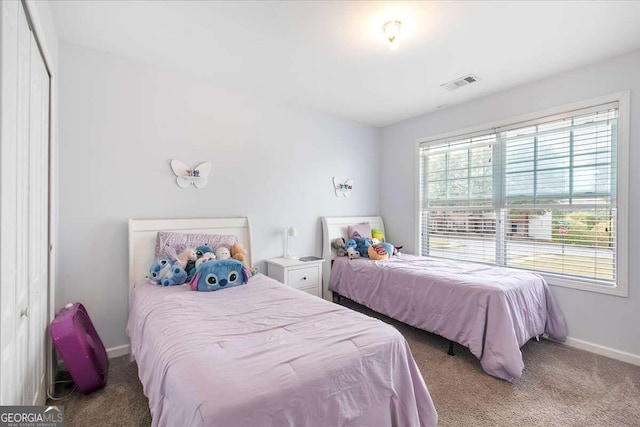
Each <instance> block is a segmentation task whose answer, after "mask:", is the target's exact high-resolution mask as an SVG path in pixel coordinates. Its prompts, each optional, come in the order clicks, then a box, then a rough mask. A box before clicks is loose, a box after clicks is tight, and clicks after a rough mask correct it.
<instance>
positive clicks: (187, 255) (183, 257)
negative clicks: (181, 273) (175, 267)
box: [178, 248, 198, 268]
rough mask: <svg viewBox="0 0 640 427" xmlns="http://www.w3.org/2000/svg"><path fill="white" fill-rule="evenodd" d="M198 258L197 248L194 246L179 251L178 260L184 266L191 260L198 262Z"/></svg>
mask: <svg viewBox="0 0 640 427" xmlns="http://www.w3.org/2000/svg"><path fill="white" fill-rule="evenodd" d="M197 259H198V256H197V255H196V250H195V249H193V248H186V249H183V250H182V251H179V252H178V261H179V262H180V266H181V267H182V268H185V267H186V266H187V264H189V261H192V262H196V260H197ZM182 264H184V265H182Z"/></svg>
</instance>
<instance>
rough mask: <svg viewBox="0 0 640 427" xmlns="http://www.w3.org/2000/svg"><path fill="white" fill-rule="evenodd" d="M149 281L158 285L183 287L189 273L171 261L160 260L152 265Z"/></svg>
mask: <svg viewBox="0 0 640 427" xmlns="http://www.w3.org/2000/svg"><path fill="white" fill-rule="evenodd" d="M147 279H149V280H151V281H152V282H154V283H155V284H156V285H162V286H174V285H182V284H183V283H185V282H186V281H187V272H186V271H185V270H184V268H182V267H180V266H179V265H178V264H174V263H172V262H171V260H169V259H166V258H160V259H157V260H155V261H154V262H153V264H151V268H150V269H149V276H147Z"/></svg>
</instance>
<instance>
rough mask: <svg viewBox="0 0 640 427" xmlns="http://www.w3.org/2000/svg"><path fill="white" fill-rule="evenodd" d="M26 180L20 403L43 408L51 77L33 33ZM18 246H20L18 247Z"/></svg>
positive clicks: (22, 174) (47, 266)
mask: <svg viewBox="0 0 640 427" xmlns="http://www.w3.org/2000/svg"><path fill="white" fill-rule="evenodd" d="M19 175H20V176H21V177H23V179H21V180H20V181H21V182H28V186H27V188H26V190H27V193H28V197H29V214H28V225H29V229H28V239H27V240H26V242H27V247H26V248H25V250H24V252H26V253H27V255H28V259H27V265H26V269H25V270H26V271H27V272H28V276H27V278H28V282H27V286H26V289H27V290H28V293H29V295H28V300H29V305H28V315H27V318H28V321H29V322H28V323H29V330H28V339H27V342H28V348H27V353H26V354H28V355H29V359H28V372H27V377H26V378H27V384H26V387H25V396H24V402H27V404H29V405H36V404H43V403H44V401H45V400H46V398H45V376H46V375H45V360H46V357H45V356H46V348H47V300H48V298H47V295H48V294H47V289H48V282H49V274H48V273H49V263H48V247H49V229H48V226H49V74H48V72H47V69H46V67H45V65H44V61H43V60H42V56H41V55H40V51H39V49H38V46H37V44H36V40H35V38H34V37H33V34H31V87H30V101H29V159H28V167H27V170H26V171H24V172H23V173H20V172H19ZM18 246H20V244H18Z"/></svg>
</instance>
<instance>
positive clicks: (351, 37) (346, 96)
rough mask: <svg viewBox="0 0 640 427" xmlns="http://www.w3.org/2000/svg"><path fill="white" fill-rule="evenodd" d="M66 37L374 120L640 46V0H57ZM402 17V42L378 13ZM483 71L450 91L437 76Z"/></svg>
mask: <svg viewBox="0 0 640 427" xmlns="http://www.w3.org/2000/svg"><path fill="white" fill-rule="evenodd" d="M51 9H52V12H53V16H54V19H55V23H56V29H57V31H58V34H59V36H60V38H61V39H62V40H65V41H69V42H72V43H76V44H80V45H84V46H88V47H91V48H95V49H98V50H102V51H106V52H110V53H114V54H118V55H122V56H125V57H129V58H135V59H138V60H141V61H143V62H145V63H148V64H152V65H156V66H159V67H162V68H166V69H170V70H174V71H177V72H180V73H189V74H191V75H194V76H197V77H198V78H206V79H208V80H209V81H212V82H214V84H216V85H223V86H225V87H226V88H229V89H232V90H237V91H243V92H250V93H253V94H256V95H258V96H261V97H269V98H271V99H275V100H277V101H280V102H285V103H288V104H294V105H299V106H304V107H307V108H312V109H315V110H319V111H322V112H325V113H328V114H331V115H335V116H339V117H343V118H346V119H349V120H354V121H358V122H362V123H367V124H370V125H373V126H385V125H388V124H391V123H394V122H397V121H400V120H403V119H406V118H409V117H413V116H417V115H420V114H423V113H426V112H430V111H434V110H437V109H440V108H444V107H447V106H450V105H454V104H459V103H463V102H466V101H468V100H471V99H474V98H478V97H481V96H485V95H488V94H490V93H495V92H498V91H501V90H505V89H508V88H511V87H514V86H517V85H521V84H523V83H527V82H530V81H534V80H538V79H541V78H544V77H546V76H550V75H553V74H557V73H560V72H563V71H566V70H570V69H573V68H576V67H579V66H582V65H585V64H589V63H592V62H596V61H598V60H601V59H604V58H608V57H612V56H616V55H619V54H623V53H626V52H630V51H632V50H635V49H638V48H640V25H638V18H639V17H640V2H624V1H623V2H616V1H603V2H598V1H583V2H574V1H567V2H564V1H555V2H551V1H548V2H546V1H544V2H535V1H513V2H484V1H471V2H463V1H459V2H453V1H451V2H450V1H442V2H440V1H434V2H367V1H353V2H346V1H340V2H339V1H316V2H300V1H286V2H285V1H283V2H248V1H237V2H217V1H156V2H148V1H54V2H52V3H51ZM390 19H400V20H401V21H402V23H403V27H402V33H401V35H400V46H399V48H398V50H396V51H392V50H390V49H388V47H387V42H386V40H385V39H384V35H383V34H382V30H381V28H382V24H383V23H384V22H386V21H388V20H390ZM469 73H474V74H475V75H477V76H478V77H479V78H480V79H481V80H480V81H479V82H478V83H474V84H473V85H470V86H465V87H463V88H460V89H458V90H456V91H454V92H447V91H446V90H444V89H443V88H442V87H440V85H441V84H443V83H446V82H449V81H451V80H453V79H455V78H458V77H461V76H464V75H466V74H469Z"/></svg>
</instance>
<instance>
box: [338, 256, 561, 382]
mask: <svg viewBox="0 0 640 427" xmlns="http://www.w3.org/2000/svg"><path fill="white" fill-rule="evenodd" d="M329 289H330V290H332V291H335V292H337V293H339V294H340V295H343V296H345V297H347V298H349V299H351V300H353V301H356V302H358V303H360V304H363V305H365V306H367V307H369V308H371V309H372V310H375V311H377V312H379V313H382V314H385V315H387V316H389V317H392V318H394V319H397V320H400V321H401V322H404V323H407V324H409V325H412V326H415V327H417V328H420V329H423V330H426V331H429V332H433V333H436V334H438V335H441V336H443V337H445V338H447V339H450V340H452V341H455V342H458V343H460V344H462V345H464V346H466V347H468V348H469V350H471V353H473V355H475V356H476V357H477V358H478V359H480V363H481V365H482V368H483V369H484V370H485V372H487V373H488V374H490V375H493V376H496V377H498V378H502V379H504V380H507V381H511V380H513V379H514V378H519V377H520V376H521V375H522V370H523V368H524V363H523V362H522V353H521V352H520V347H521V346H523V345H524V344H525V343H526V342H527V341H528V340H530V339H531V338H532V337H534V336H536V335H542V334H543V333H547V334H548V335H549V337H550V338H552V339H554V340H556V341H564V340H565V338H566V335H567V327H566V323H565V320H564V316H563V314H562V312H561V310H560V308H559V307H558V305H557V303H556V301H555V299H554V297H553V295H552V294H551V292H550V290H549V286H548V285H547V283H546V282H545V280H544V279H543V278H542V277H541V276H540V275H538V274H534V273H529V272H526V271H522V270H516V269H509V268H503V267H492V266H487V265H480V264H473V263H466V262H460V261H450V260H443V259H438V258H430V257H419V256H414V255H402V256H401V257H394V258H392V259H390V260H387V261H371V260H365V259H360V260H352V261H349V260H348V259H347V258H337V259H336V260H335V262H334V264H333V267H332V270H331V277H330V280H329Z"/></svg>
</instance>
